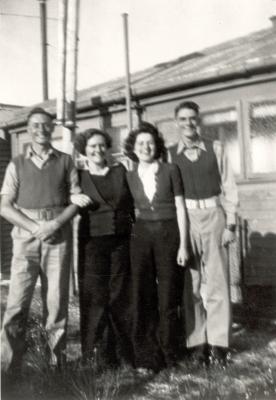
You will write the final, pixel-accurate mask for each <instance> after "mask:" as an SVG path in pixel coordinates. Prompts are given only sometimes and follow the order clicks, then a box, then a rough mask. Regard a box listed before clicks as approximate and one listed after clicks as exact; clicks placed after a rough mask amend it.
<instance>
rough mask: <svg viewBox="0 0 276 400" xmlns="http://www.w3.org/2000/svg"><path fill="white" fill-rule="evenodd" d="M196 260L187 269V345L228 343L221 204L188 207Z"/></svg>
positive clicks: (223, 222)
mask: <svg viewBox="0 0 276 400" xmlns="http://www.w3.org/2000/svg"><path fill="white" fill-rule="evenodd" d="M188 217H189V223H190V241H191V250H192V260H191V263H190V265H189V267H187V269H186V271H185V287H184V315H185V329H186V342H187V343H186V344H187V347H193V346H198V345H202V344H205V343H209V344H210V345H213V346H221V347H228V346H229V340H230V334H231V301H230V284H229V269H228V257H227V248H225V247H224V246H222V244H221V242H222V234H223V231H224V229H225V216H224V212H223V209H222V208H221V207H214V208H207V209H195V210H188Z"/></svg>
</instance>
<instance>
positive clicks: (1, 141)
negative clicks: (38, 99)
mask: <svg viewBox="0 0 276 400" xmlns="http://www.w3.org/2000/svg"><path fill="white" fill-rule="evenodd" d="M19 108H21V107H19V106H14V105H9V104H0V125H1V124H2V123H3V122H4V121H5V120H7V119H8V118H10V117H11V115H12V114H13V113H14V111H15V110H18V109H19ZM10 158H11V136H10V135H9V133H8V132H7V131H6V129H3V128H2V129H1V130H0V187H1V186H2V182H3V178H4V173H5V169H6V167H7V165H8V163H9V161H10ZM10 232H11V224H9V223H8V222H7V221H5V220H4V219H1V218H0V266H1V273H5V272H8V271H9V264H10V259H11V253H12V248H11V239H10Z"/></svg>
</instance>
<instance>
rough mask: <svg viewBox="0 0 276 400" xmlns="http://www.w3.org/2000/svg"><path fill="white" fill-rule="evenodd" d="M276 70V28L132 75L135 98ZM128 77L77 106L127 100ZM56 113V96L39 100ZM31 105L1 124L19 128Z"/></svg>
mask: <svg viewBox="0 0 276 400" xmlns="http://www.w3.org/2000/svg"><path fill="white" fill-rule="evenodd" d="M272 72H276V35H275V29H273V28H271V29H266V30H262V31H258V32H254V33H252V34H250V35H247V36H245V37H243V38H238V39H234V40H231V41H228V42H224V43H221V44H219V45H216V46H212V47H209V48H206V49H204V50H202V51H200V52H196V53H192V54H190V55H186V56H183V57H179V58H178V59H175V60H172V61H169V62H166V63H162V64H158V65H156V66H153V67H150V68H147V69H145V70H143V71H139V72H136V73H134V74H132V75H131V84H132V97H133V99H134V100H135V99H143V98H149V97H152V96H157V95H159V94H166V93H169V92H175V91H178V90H185V89H189V88H193V87H198V86H200V85H208V84H212V83H216V82H224V81H228V80H231V79H239V78H244V79H248V78H250V77H252V76H254V75H256V74H262V73H272ZM124 82H125V79H124V78H118V79H114V80H111V81H109V82H105V83H103V84H99V85H96V86H93V87H91V88H88V89H83V90H80V91H78V97H77V110H78V111H82V110H89V109H97V108H99V107H100V106H108V105H112V104H124V103H125V87H124ZM35 106H41V107H43V108H45V109H46V110H47V111H48V112H50V113H51V114H53V116H54V115H55V112H56V101H55V99H52V100H48V101H46V102H42V103H39V104H37V105H35ZM33 107H34V106H31V107H26V108H23V109H21V110H18V111H17V112H15V113H14V114H13V116H12V118H11V119H9V120H7V121H5V122H3V123H0V128H7V127H9V128H15V127H20V126H23V125H24V124H25V123H26V117H27V115H28V112H29V110H30V109H31V108H33Z"/></svg>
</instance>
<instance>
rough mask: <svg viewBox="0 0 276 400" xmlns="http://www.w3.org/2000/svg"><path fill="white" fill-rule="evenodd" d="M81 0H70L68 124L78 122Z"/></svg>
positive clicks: (68, 28) (67, 81) (67, 75)
mask: <svg viewBox="0 0 276 400" xmlns="http://www.w3.org/2000/svg"><path fill="white" fill-rule="evenodd" d="M79 5H80V2H79V0H68V20H67V59H66V126H67V127H69V128H71V129H72V133H73V134H74V132H73V131H74V128H75V123H76V121H75V120H76V89H77V60H78V30H79Z"/></svg>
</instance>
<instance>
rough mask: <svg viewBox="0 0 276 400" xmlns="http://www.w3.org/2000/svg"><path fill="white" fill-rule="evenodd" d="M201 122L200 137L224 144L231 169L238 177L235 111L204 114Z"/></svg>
mask: <svg viewBox="0 0 276 400" xmlns="http://www.w3.org/2000/svg"><path fill="white" fill-rule="evenodd" d="M201 121H202V129H201V134H202V136H203V137H206V138H210V139H212V140H220V141H221V142H222V143H223V144H224V148H225V151H226V153H227V155H228V157H229V160H230V163H231V166H232V169H233V171H234V173H235V174H236V175H239V174H240V172H241V160H240V147H239V141H238V124H237V112H236V110H235V109H229V110H222V111H217V112H213V113H206V114H203V115H202V118H201Z"/></svg>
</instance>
